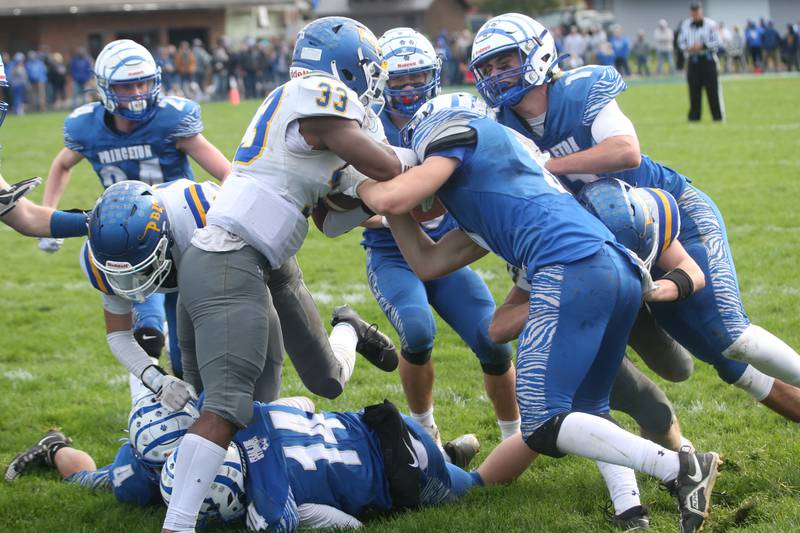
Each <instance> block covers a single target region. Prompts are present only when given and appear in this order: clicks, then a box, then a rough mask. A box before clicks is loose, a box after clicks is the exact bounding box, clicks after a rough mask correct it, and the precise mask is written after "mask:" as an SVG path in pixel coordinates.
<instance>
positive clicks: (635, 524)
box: [606, 502, 650, 532]
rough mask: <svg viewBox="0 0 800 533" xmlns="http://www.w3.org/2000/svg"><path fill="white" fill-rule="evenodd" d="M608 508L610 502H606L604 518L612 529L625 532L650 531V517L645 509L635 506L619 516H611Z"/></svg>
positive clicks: (641, 506)
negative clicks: (605, 517)
mask: <svg viewBox="0 0 800 533" xmlns="http://www.w3.org/2000/svg"><path fill="white" fill-rule="evenodd" d="M610 508H611V502H608V505H607V507H606V516H607V517H608V521H609V522H611V524H612V525H613V526H614V529H618V530H620V531H626V532H627V531H644V530H646V529H650V516H649V515H648V514H647V507H645V506H643V505H636V506H634V507H631V508H630V509H628V510H627V511H624V512H621V513H619V514H613V513H612V512H611V510H610Z"/></svg>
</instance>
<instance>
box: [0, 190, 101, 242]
mask: <svg viewBox="0 0 800 533" xmlns="http://www.w3.org/2000/svg"><path fill="white" fill-rule="evenodd" d="M41 182H42V179H41V178H28V179H26V180H22V181H19V182H17V183H14V184H13V185H9V184H8V183H7V182H6V181H5V180H4V179H3V178H2V177H0V220H2V221H3V222H4V223H5V224H7V225H8V226H10V227H11V228H12V229H14V230H16V231H17V232H19V233H21V234H22V235H26V236H29V237H53V236H55V237H57V238H59V239H60V238H64V237H79V236H82V235H86V231H87V229H86V215H85V214H84V213H83V212H80V211H78V212H64V211H56V210H54V209H52V208H49V207H43V206H40V205H37V204H35V203H33V202H31V201H30V200H28V199H27V198H24V196H25V195H26V194H28V193H29V192H31V191H32V190H33V189H35V188H36V187H37V186H38V185H39V184H40V183H41Z"/></svg>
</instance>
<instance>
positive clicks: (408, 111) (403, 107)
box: [378, 28, 442, 117]
mask: <svg viewBox="0 0 800 533" xmlns="http://www.w3.org/2000/svg"><path fill="white" fill-rule="evenodd" d="M378 42H379V43H380V45H381V52H383V58H384V59H385V60H386V64H387V69H388V71H389V80H388V81H387V84H386V88H385V89H384V90H383V96H384V98H385V100H386V111H388V112H389V113H393V114H396V115H402V116H405V117H410V116H412V115H413V114H414V113H416V112H417V109H419V108H420V106H422V104H424V103H425V102H427V101H428V100H430V99H431V98H434V97H436V95H438V94H439V89H440V81H441V72H442V60H441V59H440V58H439V56H437V55H436V51H435V50H434V48H433V45H432V44H431V43H430V41H429V40H428V39H427V38H425V36H424V35H422V34H421V33H419V32H418V31H416V30H413V29H411V28H394V29H391V30H389V31H387V32H386V33H384V34H383V35H381V38H380V39H379V40H378ZM409 74H424V76H425V81H421V82H419V83H416V84H414V86H412V87H409V88H406V87H399V88H395V89H392V88H391V87H390V85H391V82H392V79H393V78H396V77H400V76H407V75H409Z"/></svg>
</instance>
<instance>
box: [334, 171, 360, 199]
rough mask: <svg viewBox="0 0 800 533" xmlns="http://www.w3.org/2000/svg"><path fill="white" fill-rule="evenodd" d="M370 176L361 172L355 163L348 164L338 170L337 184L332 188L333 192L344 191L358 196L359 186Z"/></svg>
mask: <svg viewBox="0 0 800 533" xmlns="http://www.w3.org/2000/svg"><path fill="white" fill-rule="evenodd" d="M368 179H369V178H368V177H367V176H365V175H364V174H362V173H361V172H359V171H358V170H356V169H355V167H353V165H347V166H346V167H344V168H343V169H342V170H340V171H339V172H338V176H337V179H336V186H335V187H334V188H333V189H331V194H333V193H342V194H346V195H347V196H351V197H353V198H358V186H359V185H360V184H361V182H363V181H365V180H368Z"/></svg>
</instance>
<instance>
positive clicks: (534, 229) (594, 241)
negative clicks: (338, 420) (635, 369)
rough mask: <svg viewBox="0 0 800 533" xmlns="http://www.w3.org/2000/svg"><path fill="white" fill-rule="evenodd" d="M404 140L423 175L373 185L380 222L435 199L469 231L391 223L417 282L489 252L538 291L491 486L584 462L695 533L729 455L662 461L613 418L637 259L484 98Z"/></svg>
mask: <svg viewBox="0 0 800 533" xmlns="http://www.w3.org/2000/svg"><path fill="white" fill-rule="evenodd" d="M403 135H404V143H405V144H406V145H411V146H413V147H414V151H415V152H416V153H417V156H418V157H419V159H420V160H421V161H422V163H421V164H420V165H419V166H416V167H413V168H411V169H410V170H408V171H407V172H405V173H403V174H401V175H400V176H397V177H395V178H394V179H392V180H389V181H387V182H383V183H379V182H372V181H366V182H363V183H361V184H360V185H359V186H358V189H357V192H358V194H359V196H360V197H361V199H362V200H363V201H364V202H365V203H366V204H367V206H369V207H370V208H371V209H372V210H373V211H375V212H377V213H388V214H402V213H407V212H409V211H410V210H411V209H413V208H414V207H415V206H416V205H418V204H419V203H420V202H421V201H423V200H424V199H425V198H427V197H429V196H430V195H432V194H436V196H437V197H438V198H439V200H441V201H442V203H443V204H444V206H445V207H446V208H447V209H448V211H449V212H450V213H451V214H452V215H453V217H455V219H456V221H457V222H458V224H459V227H460V228H461V229H460V230H459V231H451V232H450V233H448V234H447V235H445V236H444V237H442V238H441V239H440V240H439V241H437V242H433V241H431V239H430V238H429V237H428V236H427V235H425V234H424V233H423V232H422V231H421V230H420V229H419V227H418V225H417V224H415V223H414V222H413V220H412V219H411V218H410V217H408V216H403V217H389V222H390V225H391V227H392V231H393V232H394V231H395V230H397V231H398V233H395V236H396V237H397V238H398V244H399V245H400V248H401V250H402V251H403V254H404V257H405V258H406V259H407V260H408V262H409V264H410V265H411V266H412V268H414V269H415V271H416V272H417V274H418V275H420V278H421V279H429V278H433V277H437V276H441V275H443V274H446V273H448V272H451V271H453V270H454V269H455V268H460V267H461V266H464V265H465V264H468V263H470V262H472V261H475V260H477V259H478V258H480V257H483V256H484V255H486V254H487V253H488V251H489V250H491V251H492V252H494V253H495V254H497V255H499V256H500V257H502V258H503V259H504V260H505V261H506V262H507V263H510V264H512V265H514V266H517V267H525V268H526V269H527V273H528V274H527V279H526V281H528V283H529V284H530V285H531V286H532V289H531V291H530V294H529V312H528V319H527V322H526V324H525V326H524V328H523V330H522V332H521V334H520V336H519V344H518V347H517V382H516V392H517V402H518V404H519V407H520V413H521V416H522V432H521V437H520V438H517V437H511V438H508V439H506V440H504V441H503V442H501V443H500V445H499V446H498V447H497V448H495V450H494V451H493V452H492V453H491V455H490V456H489V458H488V459H487V462H488V464H487V468H488V469H489V471H490V472H489V473H487V475H489V476H490V477H489V479H487V477H485V476H484V471H483V470H479V471H480V472H481V476H482V477H483V479H484V480H486V481H491V480H492V479H491V476H492V474H491V472H492V471H494V472H496V473H501V472H503V471H507V470H508V469H509V468H511V467H519V466H520V465H524V466H523V467H522V470H524V468H526V467H527V465H528V464H529V462H530V460H531V459H532V458H533V457H534V456H535V455H536V453H543V454H546V455H551V456H553V457H562V456H564V455H565V454H567V453H572V454H577V455H580V456H583V457H587V458H591V459H594V460H596V461H601V462H603V463H608V464H611V465H618V466H620V467H627V468H631V469H634V470H639V471H642V472H646V473H648V474H650V475H653V476H655V477H657V478H659V479H661V480H662V481H663V482H665V483H667V484H668V485H669V486H670V487H671V489H672V492H673V494H674V495H675V496H676V497H677V500H678V506H679V509H680V514H681V521H680V523H681V528H682V530H683V531H697V530H699V529H700V528H701V527H702V526H703V524H704V522H705V520H706V518H707V516H708V510H709V507H710V498H711V489H712V487H713V485H714V482H715V480H716V476H717V465H718V462H719V456H718V455H717V454H716V453H713V452H712V453H697V452H694V450H693V449H692V448H691V447H689V446H682V447H681V448H680V450H679V451H678V452H675V451H672V450H668V449H665V448H663V447H662V446H659V445H657V444H655V443H653V442H651V441H648V440H645V439H643V438H641V437H638V436H635V435H633V434H631V433H628V432H627V431H625V430H623V429H622V428H620V427H619V426H617V425H616V424H614V423H613V422H612V421H611V420H610V419H609V392H610V390H611V386H612V384H613V381H614V379H615V377H616V374H617V371H618V369H619V366H620V364H621V362H622V358H623V356H624V354H625V345H626V343H627V339H628V335H629V333H630V330H631V327H632V326H633V323H634V320H635V318H636V315H637V314H638V311H639V307H640V305H641V298H642V290H643V289H642V281H643V279H644V277H643V273H642V268H643V267H640V262H639V260H638V259H636V258H635V257H634V256H633V254H632V252H630V251H629V250H627V249H626V248H625V247H624V246H622V245H621V244H619V243H618V242H617V241H616V239H615V238H614V236H613V234H612V233H611V232H610V231H609V229H608V228H606V227H605V226H604V225H603V224H602V222H600V221H599V220H598V219H597V218H595V217H594V216H592V215H591V214H590V213H589V212H588V211H587V210H586V209H584V208H583V207H581V205H580V204H579V203H578V202H577V201H576V200H575V198H574V197H573V196H572V195H571V194H569V192H568V191H566V190H565V189H564V188H563V186H562V185H561V184H560V182H559V181H558V179H557V178H556V177H555V176H553V175H552V174H550V173H549V172H547V171H546V170H545V169H544V168H543V167H542V166H541V164H540V163H539V161H540V157H541V153H540V152H539V150H538V148H537V147H536V146H535V145H534V144H533V142H532V141H530V140H529V139H527V138H525V137H524V136H522V135H520V134H519V133H517V132H515V131H513V130H511V129H509V128H506V127H505V126H502V125H500V124H498V123H497V122H495V121H494V120H493V118H491V117H489V116H488V112H487V109H486V107H485V105H482V104H481V102H479V101H478V100H477V99H476V98H475V97H473V96H471V95H467V94H464V93H460V94H448V95H441V96H438V97H437V98H434V99H433V100H431V101H430V102H428V103H426V104H425V105H423V106H422V107H421V108H420V110H419V111H417V113H416V114H415V115H414V117H413V118H412V120H411V121H410V122H409V123H408V125H406V127H405V128H404V132H403ZM497 154H503V155H504V157H503V158H498V157H497ZM487 177H491V179H487ZM400 233H405V236H404V237H403V238H402V239H401V237H400ZM667 279H671V278H670V277H669V275H667Z"/></svg>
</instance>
